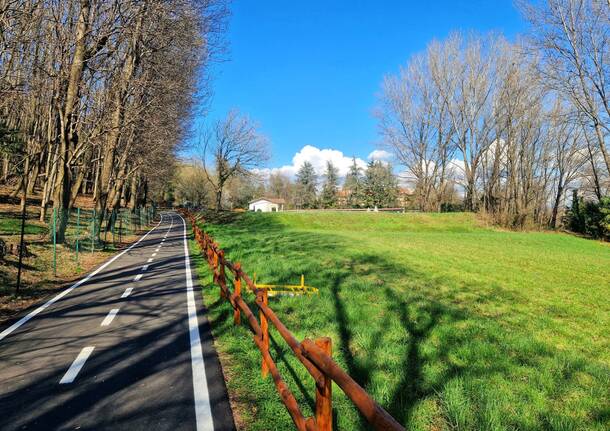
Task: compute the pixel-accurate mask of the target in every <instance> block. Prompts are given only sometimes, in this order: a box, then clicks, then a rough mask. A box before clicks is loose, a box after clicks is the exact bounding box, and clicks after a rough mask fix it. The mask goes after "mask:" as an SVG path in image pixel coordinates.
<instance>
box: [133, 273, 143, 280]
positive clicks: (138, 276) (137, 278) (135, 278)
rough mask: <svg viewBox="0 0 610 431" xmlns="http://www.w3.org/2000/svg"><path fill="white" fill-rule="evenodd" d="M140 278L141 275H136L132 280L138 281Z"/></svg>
mask: <svg viewBox="0 0 610 431" xmlns="http://www.w3.org/2000/svg"><path fill="white" fill-rule="evenodd" d="M141 278H142V274H138V275H136V276H135V277H134V278H133V281H140V279H141Z"/></svg>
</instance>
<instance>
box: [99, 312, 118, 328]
mask: <svg viewBox="0 0 610 431" xmlns="http://www.w3.org/2000/svg"><path fill="white" fill-rule="evenodd" d="M118 312H119V309H118V308H113V309H112V310H110V311H109V312H108V314H107V315H106V317H104V320H102V324H101V325H100V326H108V325H110V324H111V323H112V321H113V320H114V316H116V315H117V314H118Z"/></svg>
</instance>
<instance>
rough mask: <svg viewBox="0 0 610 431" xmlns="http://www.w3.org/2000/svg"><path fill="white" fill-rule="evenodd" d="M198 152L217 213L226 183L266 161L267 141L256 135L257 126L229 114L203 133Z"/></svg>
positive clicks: (234, 114) (267, 155)
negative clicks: (212, 190) (211, 165)
mask: <svg viewBox="0 0 610 431" xmlns="http://www.w3.org/2000/svg"><path fill="white" fill-rule="evenodd" d="M201 149H202V154H201V161H202V163H203V166H204V171H205V174H206V176H207V178H208V180H209V182H210V184H211V185H212V188H213V189H214V194H215V204H216V210H217V211H220V210H221V208H222V194H223V190H224V187H225V185H226V183H227V181H229V180H230V179H231V178H233V177H235V176H238V175H241V176H247V175H250V174H251V171H252V169H255V168H258V167H260V166H261V165H262V164H263V163H264V162H265V161H267V160H268V158H269V149H268V142H267V138H266V137H265V136H263V135H262V134H260V133H259V132H258V130H257V126H256V125H255V124H254V123H253V122H252V121H251V120H250V119H249V118H248V117H247V116H243V115H241V114H240V113H239V112H238V111H236V110H232V111H230V112H229V113H228V114H227V116H226V117H225V118H224V119H222V120H219V121H217V122H216V124H214V126H213V127H212V128H211V129H210V130H207V131H206V132H205V133H204V135H203V137H202V143H201ZM210 161H212V163H213V168H212V169H211V168H210V167H209V162H210Z"/></svg>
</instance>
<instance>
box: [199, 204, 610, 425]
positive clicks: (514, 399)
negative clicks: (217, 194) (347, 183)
mask: <svg viewBox="0 0 610 431" xmlns="http://www.w3.org/2000/svg"><path fill="white" fill-rule="evenodd" d="M205 228H206V229H207V230H208V231H209V232H210V233H211V234H212V235H213V236H214V237H215V238H216V239H217V241H218V242H219V243H220V245H221V246H222V247H223V248H224V249H225V251H226V253H227V256H228V257H229V259H231V260H232V261H240V262H241V263H242V265H243V267H244V268H245V270H246V272H248V273H249V274H251V275H252V274H253V273H257V276H258V279H259V280H260V282H261V283H290V284H297V283H298V281H299V277H300V275H301V274H304V275H305V281H306V283H307V284H308V285H312V286H315V287H318V288H319V289H320V294H319V295H318V296H314V297H281V298H272V299H270V303H271V306H272V308H274V309H275V310H276V312H277V314H278V315H279V316H280V318H281V319H282V320H283V321H284V323H285V324H286V325H287V326H288V328H289V329H291V330H292V331H293V332H294V334H295V335H296V336H297V338H298V339H303V338H305V337H317V336H326V335H328V336H330V337H331V338H332V340H333V349H334V357H335V359H336V360H337V361H338V362H339V363H340V364H341V365H342V366H343V367H344V368H345V369H346V370H347V371H348V372H349V374H350V375H352V376H353V377H354V378H355V379H356V380H357V381H358V382H359V383H360V384H361V385H362V386H364V387H365V388H366V390H367V391H369V393H370V394H371V395H372V396H373V397H374V398H375V399H376V400H377V401H378V402H380V403H381V404H382V405H383V406H384V407H385V408H386V409H387V410H388V411H389V412H390V413H391V414H392V415H393V416H394V417H396V418H397V419H398V420H399V421H400V422H401V423H403V424H404V425H405V426H407V428H408V429H413V430H445V429H447V430H450V429H459V430H469V429H480V430H505V429H506V430H510V429H527V430H529V429H551V430H577V429H587V430H589V429H591V430H605V429H609V428H610V404H609V400H610V390H609V388H610V343H609V339H610V338H609V335H608V334H609V333H610V323H609V321H608V319H609V317H610V246H609V245H608V244H602V243H599V242H595V241H590V240H585V239H580V238H575V237H571V236H568V235H564V234H554V233H515V232H503V231H498V230H493V229H489V228H483V227H479V226H478V225H477V223H476V222H475V219H474V216H472V215H470V214H379V213H356V214H354V213H322V212H311V213H280V214H251V213H248V214H242V215H238V216H235V217H234V218H231V220H225V221H224V222H223V223H220V222H217V223H212V222H210V223H208V224H206V225H205ZM191 246H192V247H194V244H191ZM195 263H196V264H198V265H199V268H200V275H201V281H202V284H203V285H204V297H205V301H206V304H207V306H208V307H209V308H210V320H211V322H212V325H213V327H214V333H215V336H216V338H217V343H218V347H219V351H220V353H221V357H222V360H223V365H224V368H225V372H226V374H227V377H228V385H229V389H230V391H231V393H232V395H233V397H234V399H235V402H236V403H237V405H238V406H239V409H238V413H239V421H240V423H241V425H242V426H243V427H244V428H245V429H259V430H267V429H292V424H291V420H290V417H289V416H288V414H287V413H286V412H285V409H284V407H283V405H282V404H281V402H280V401H279V397H278V395H277V393H276V392H275V389H274V386H273V383H272V381H271V380H270V379H267V380H262V379H261V378H260V355H259V353H258V351H257V350H256V347H255V345H254V343H253V342H252V340H251V334H250V333H249V332H248V331H247V330H246V329H245V328H244V327H233V325H232V309H231V308H230V305H228V304H227V303H226V302H223V301H220V300H218V296H219V295H218V289H217V288H215V287H213V286H210V285H209V281H210V277H209V272H208V271H207V268H206V266H205V265H203V263H202V262H201V259H197V258H195ZM249 299H250V303H253V297H252V296H250V297H249ZM253 309H254V308H253ZM272 337H273V340H274V341H275V342H272V348H273V349H272V355H273V356H274V357H275V358H276V359H277V361H278V363H279V365H280V370H281V372H282V374H283V376H284V377H285V379H286V380H287V381H288V383H289V385H290V387H291V389H292V390H293V391H294V393H295V395H296V396H297V398H298V399H299V401H300V404H301V406H302V408H303V409H304V411H305V412H306V413H307V414H311V408H312V406H313V396H314V391H313V381H312V380H311V378H309V377H308V375H307V374H306V371H305V370H304V368H303V367H302V365H300V363H299V362H298V361H297V360H296V359H294V357H293V355H292V353H291V352H290V351H289V349H288V348H287V346H286V345H285V344H284V343H283V340H282V339H281V338H280V336H279V335H278V334H277V333H272ZM333 401H334V407H335V418H336V424H335V425H336V426H335V428H336V429H343V430H352V429H366V426H365V424H364V422H362V420H361V419H360V418H359V415H358V414H357V412H356V410H355V409H354V408H353V407H352V405H351V403H350V402H349V401H348V400H347V399H346V398H345V396H344V395H343V394H342V392H341V391H340V389H339V388H338V387H336V388H335V389H334V400H333Z"/></svg>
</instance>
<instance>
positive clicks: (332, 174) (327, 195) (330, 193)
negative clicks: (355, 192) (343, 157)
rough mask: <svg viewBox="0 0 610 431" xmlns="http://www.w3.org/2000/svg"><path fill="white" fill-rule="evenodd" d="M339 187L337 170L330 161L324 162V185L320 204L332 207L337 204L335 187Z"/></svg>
mask: <svg viewBox="0 0 610 431" xmlns="http://www.w3.org/2000/svg"><path fill="white" fill-rule="evenodd" d="M338 188H339V170H338V169H337V168H336V167H335V165H333V163H332V162H331V161H328V162H326V172H325V173H324V185H323V186H322V206H323V207H324V208H334V207H336V206H337V189H338Z"/></svg>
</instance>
